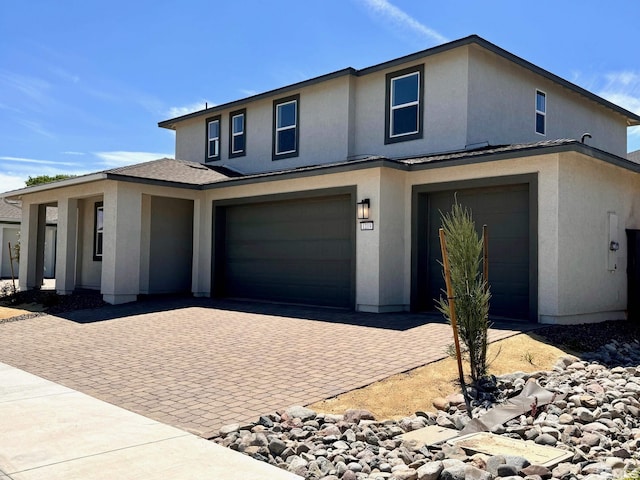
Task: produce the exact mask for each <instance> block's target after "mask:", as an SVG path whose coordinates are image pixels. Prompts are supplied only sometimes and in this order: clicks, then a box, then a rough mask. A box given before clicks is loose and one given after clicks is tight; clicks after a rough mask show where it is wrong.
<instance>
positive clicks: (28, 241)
mask: <svg viewBox="0 0 640 480" xmlns="http://www.w3.org/2000/svg"><path fill="white" fill-rule="evenodd" d="M46 213H47V207H46V206H45V205H38V204H27V205H23V206H22V222H21V225H20V264H19V265H20V266H19V272H20V273H19V284H20V290H33V289H40V287H42V281H43V279H44V233H45V223H46Z"/></svg>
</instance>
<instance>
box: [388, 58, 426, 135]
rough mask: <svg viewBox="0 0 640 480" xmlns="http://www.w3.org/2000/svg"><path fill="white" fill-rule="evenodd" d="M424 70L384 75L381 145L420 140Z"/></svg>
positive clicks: (414, 69)
mask: <svg viewBox="0 0 640 480" xmlns="http://www.w3.org/2000/svg"><path fill="white" fill-rule="evenodd" d="M423 76H424V66H423V65H417V66H415V67H411V68H407V69H404V70H401V71H399V72H393V73H389V74H387V77H386V95H385V101H386V107H385V117H386V118H385V139H384V143H395V142H404V141H406V140H415V139H417V138H422V123H423V122H422V117H423V115H422V112H423V109H424V101H423V97H424V95H423V85H424V81H423Z"/></svg>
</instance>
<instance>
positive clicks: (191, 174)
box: [102, 158, 238, 186]
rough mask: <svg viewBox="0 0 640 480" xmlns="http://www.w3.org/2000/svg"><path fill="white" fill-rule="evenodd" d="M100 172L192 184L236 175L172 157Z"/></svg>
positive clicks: (221, 179) (216, 180)
mask: <svg viewBox="0 0 640 480" xmlns="http://www.w3.org/2000/svg"><path fill="white" fill-rule="evenodd" d="M102 173H106V174H107V175H108V176H114V175H118V176H125V177H133V178H140V179H145V180H157V181H161V182H172V183H182V184H187V185H194V186H197V185H204V184H207V183H216V182H221V181H224V180H227V179H229V178H233V177H235V176H238V174H236V173H234V172H232V171H231V170H229V169H226V168H224V167H215V166H209V165H204V164H202V163H197V162H188V161H186V160H174V159H172V158H161V159H158V160H152V161H150V162H144V163H137V164H135V165H127V166H125V167H117V168H112V169H110V170H105V171H104V172H102Z"/></svg>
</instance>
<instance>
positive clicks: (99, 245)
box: [93, 202, 104, 260]
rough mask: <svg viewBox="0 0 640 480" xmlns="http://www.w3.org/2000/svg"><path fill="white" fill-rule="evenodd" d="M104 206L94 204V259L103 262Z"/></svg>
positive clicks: (98, 203)
mask: <svg viewBox="0 0 640 480" xmlns="http://www.w3.org/2000/svg"><path fill="white" fill-rule="evenodd" d="M103 205H104V204H103V203H102V202H96V203H95V204H94V215H95V216H94V221H93V259H94V260H102V249H103V245H104V242H103V238H104V206H103Z"/></svg>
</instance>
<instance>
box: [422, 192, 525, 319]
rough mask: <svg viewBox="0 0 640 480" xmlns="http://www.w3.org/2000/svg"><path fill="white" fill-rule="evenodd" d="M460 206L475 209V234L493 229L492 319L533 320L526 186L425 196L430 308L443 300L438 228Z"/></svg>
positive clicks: (491, 241) (490, 275) (491, 255)
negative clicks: (493, 316)
mask: <svg viewBox="0 0 640 480" xmlns="http://www.w3.org/2000/svg"><path fill="white" fill-rule="evenodd" d="M455 199H457V201H458V203H460V204H461V205H462V206H464V207H467V208H468V209H469V210H471V213H472V216H473V220H474V223H475V225H476V231H477V232H478V233H479V234H480V233H481V231H482V225H483V224H486V225H487V226H488V230H489V284H490V286H491V292H492V298H491V304H490V308H491V310H490V312H491V314H492V315H498V316H506V317H511V318H528V317H529V295H530V293H529V292H530V285H529V270H530V262H529V250H530V245H529V243H530V240H529V235H530V232H529V228H530V227H529V187H528V185H526V184H522V185H513V186H499V187H486V188H476V189H466V190H459V191H457V192H454V191H443V192H433V193H429V194H427V218H426V219H425V221H426V222H428V227H427V229H426V234H427V238H426V239H425V241H426V243H427V245H426V246H425V247H422V248H426V250H427V261H426V269H427V272H426V273H425V274H426V275H427V277H428V280H427V288H426V290H425V292H424V293H425V294H426V295H427V301H426V305H431V308H433V305H434V304H433V300H432V299H434V298H439V297H440V296H444V294H443V293H442V290H443V289H444V279H443V277H442V266H441V264H440V263H439V261H441V259H442V255H441V252H440V238H439V234H438V230H439V228H440V227H441V224H442V220H441V213H442V212H450V211H451V206H452V204H453V203H454V201H455Z"/></svg>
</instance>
